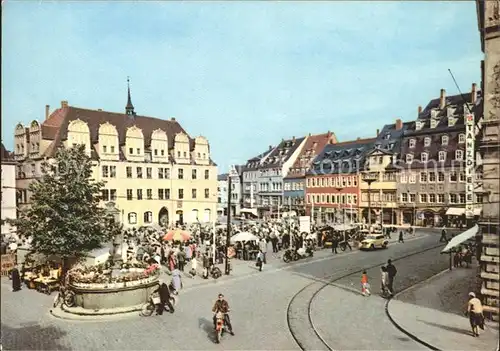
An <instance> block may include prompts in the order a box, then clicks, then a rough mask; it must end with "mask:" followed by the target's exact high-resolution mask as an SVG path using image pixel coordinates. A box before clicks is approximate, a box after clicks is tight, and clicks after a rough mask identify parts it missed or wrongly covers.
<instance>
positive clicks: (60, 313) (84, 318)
mask: <svg viewBox="0 0 500 351" xmlns="http://www.w3.org/2000/svg"><path fill="white" fill-rule="evenodd" d="M49 313H50V315H51V316H52V317H54V318H57V319H60V320H63V321H74V322H94V323H95V322H109V321H112V320H121V319H127V318H131V317H137V316H139V313H138V312H137V311H130V312H124V313H115V314H111V313H109V314H100V315H86V314H75V313H70V312H66V311H64V310H63V309H61V308H60V307H56V308H51V309H50V310H49Z"/></svg>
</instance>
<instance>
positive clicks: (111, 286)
mask: <svg viewBox="0 0 500 351" xmlns="http://www.w3.org/2000/svg"><path fill="white" fill-rule="evenodd" d="M159 275H160V267H159V266H158V265H146V264H142V263H137V264H132V265H130V264H129V265H123V266H122V268H121V269H112V268H111V267H109V266H106V265H99V266H91V267H89V266H82V265H78V266H75V267H73V268H72V269H71V270H70V271H69V272H68V278H69V287H70V289H71V290H72V291H73V292H74V293H75V306H74V307H71V308H70V307H67V306H63V307H62V308H63V310H64V311H66V312H69V313H74V314H80V315H106V314H117V313H125V312H132V311H138V310H140V309H141V306H142V305H143V304H144V303H145V302H147V301H148V299H149V297H150V295H151V293H152V292H153V291H154V290H156V289H157V288H158V285H159V280H158V279H159Z"/></svg>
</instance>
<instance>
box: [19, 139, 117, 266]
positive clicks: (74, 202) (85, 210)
mask: <svg viewBox="0 0 500 351" xmlns="http://www.w3.org/2000/svg"><path fill="white" fill-rule="evenodd" d="M103 186H104V183H103V182H96V181H94V179H92V160H91V159H90V158H89V157H88V156H87V154H86V153H85V148H84V146H83V145H78V146H74V147H72V148H60V149H59V150H58V152H57V153H56V156H55V159H53V160H49V161H46V162H44V163H43V164H42V177H41V178H40V179H38V180H37V181H35V182H33V183H31V184H30V187H29V191H30V193H31V201H30V206H29V207H27V208H26V209H23V210H22V211H21V213H20V216H19V219H18V220H16V221H15V224H16V226H17V229H18V231H19V233H20V234H22V235H25V236H27V237H31V238H32V242H31V248H32V250H33V251H34V252H38V253H43V254H47V255H50V254H54V255H58V256H60V257H62V258H68V257H81V256H82V255H84V254H85V253H87V252H89V251H91V250H94V249H97V248H101V247H103V245H104V244H105V243H107V242H109V240H110V239H111V238H112V237H113V236H114V235H116V234H117V233H119V232H120V230H121V229H120V227H118V225H117V224H115V223H114V222H113V221H112V220H110V218H109V217H108V215H107V213H106V210H105V209H104V208H102V207H99V201H100V196H101V189H102V188H103Z"/></svg>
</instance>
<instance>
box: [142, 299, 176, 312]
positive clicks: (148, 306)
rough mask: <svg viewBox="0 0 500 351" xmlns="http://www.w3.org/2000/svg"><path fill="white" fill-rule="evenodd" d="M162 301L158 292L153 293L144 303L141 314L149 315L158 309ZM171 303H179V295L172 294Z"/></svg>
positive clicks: (173, 304)
mask: <svg viewBox="0 0 500 351" xmlns="http://www.w3.org/2000/svg"><path fill="white" fill-rule="evenodd" d="M160 303H161V300H160V296H159V295H158V294H153V295H151V296H150V297H149V299H148V302H146V303H145V304H143V305H142V307H141V312H140V315H141V316H143V317H149V316H151V315H152V314H153V312H154V311H156V307H157V306H158V305H159V304H160ZM170 303H171V304H172V306H174V307H175V305H176V304H177V297H175V296H173V295H170Z"/></svg>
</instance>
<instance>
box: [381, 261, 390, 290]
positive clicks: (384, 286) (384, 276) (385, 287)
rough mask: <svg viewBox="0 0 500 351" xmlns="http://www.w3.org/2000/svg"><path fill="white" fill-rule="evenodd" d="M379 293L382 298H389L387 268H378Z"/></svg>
mask: <svg viewBox="0 0 500 351" xmlns="http://www.w3.org/2000/svg"><path fill="white" fill-rule="evenodd" d="M380 273H381V274H380V275H381V276H380V293H381V294H382V296H384V297H385V296H387V295H389V296H391V295H392V291H391V290H389V274H387V268H386V267H385V266H382V267H381V268H380Z"/></svg>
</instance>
